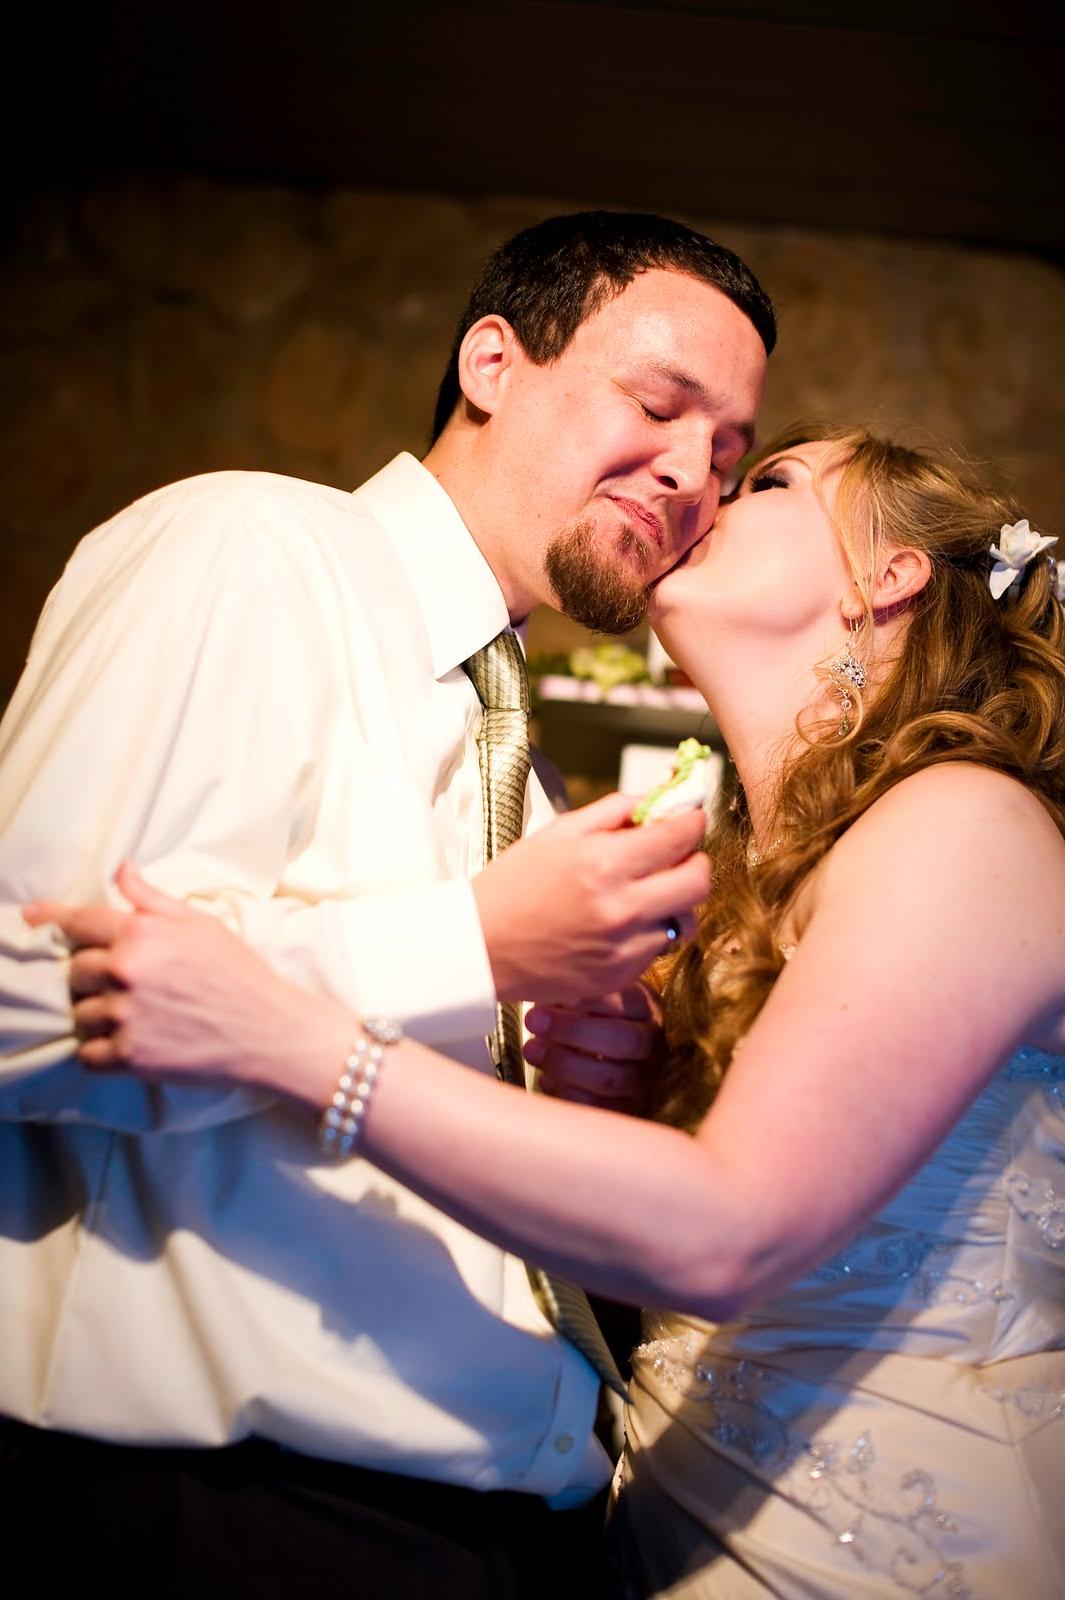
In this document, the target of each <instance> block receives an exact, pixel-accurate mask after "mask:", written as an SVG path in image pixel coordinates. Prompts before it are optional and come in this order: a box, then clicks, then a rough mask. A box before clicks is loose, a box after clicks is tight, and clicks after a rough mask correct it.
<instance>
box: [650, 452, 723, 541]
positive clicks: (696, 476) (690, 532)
mask: <svg viewBox="0 0 1065 1600" xmlns="http://www.w3.org/2000/svg"><path fill="white" fill-rule="evenodd" d="M712 446H713V441H712V440H708V439H706V438H705V437H704V438H701V439H699V440H698V441H696V440H689V441H685V442H681V441H677V442H676V443H675V444H674V445H673V446H672V448H670V449H669V450H667V451H664V452H663V454H662V456H661V457H660V458H659V460H658V462H657V463H656V475H657V477H658V481H659V483H660V484H661V486H662V488H663V490H664V491H666V498H667V500H672V501H674V502H676V503H677V508H678V509H679V510H680V511H681V516H680V517H679V518H676V526H675V528H674V538H675V544H676V548H677V551H678V554H680V555H683V553H684V550H685V549H687V547H688V545H690V544H694V543H695V541H696V539H698V538H699V537H700V535H701V534H704V533H705V532H706V530H707V528H708V527H709V526H710V524H711V522H713V520H714V517H715V516H716V514H717V505H718V501H719V500H720V498H721V480H720V479H719V478H718V476H717V474H716V473H715V472H714V470H713V448H712Z"/></svg>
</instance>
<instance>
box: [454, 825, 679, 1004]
mask: <svg viewBox="0 0 1065 1600" xmlns="http://www.w3.org/2000/svg"><path fill="white" fill-rule="evenodd" d="M631 814H632V800H631V799H630V798H628V797H626V796H624V795H619V794H614V795H607V796H606V798H605V799H603V800H597V801H596V802H595V803H594V804H593V805H590V806H584V807H582V808H581V810H579V811H571V812H569V813H568V815H566V816H563V817H559V818H558V820H557V821H556V822H552V823H551V824H549V826H548V827H546V828H544V829H542V830H541V831H540V832H539V833H535V834H532V835H531V836H530V837H529V838H527V839H520V840H519V841H518V842H517V843H516V844H513V845H511V847H510V848H509V850H504V852H503V854H502V855H500V856H498V857H497V858H496V859H495V860H494V861H492V862H490V863H489V865H488V866H487V867H486V868H485V869H484V871H483V872H481V873H480V874H479V875H478V876H477V877H476V878H475V879H474V880H473V888H474V894H475V895H476V898H477V906H478V910H479V912H480V917H481V926H482V928H483V929H484V936H485V943H486V945H487V947H488V956H489V960H490V962H491V965H492V977H493V979H494V982H495V987H496V993H497V994H498V995H499V998H500V999H501V1000H539V1001H543V1002H548V1003H554V1004H563V1005H577V1004H579V1003H580V1002H581V1001H582V1000H583V999H584V998H585V996H587V995H590V994H611V993H613V992H615V991H617V990H620V989H624V988H626V986H627V985H629V984H631V983H632V982H633V981H634V980H635V979H636V978H638V977H639V975H640V973H641V972H643V971H644V970H645V969H646V968H647V967H648V966H650V964H651V962H652V961H653V960H654V958H655V957H656V956H659V955H661V954H662V952H663V950H665V949H666V948H668V945H669V942H670V941H669V938H668V935H667V927H668V925H669V923H670V920H671V919H675V921H676V923H677V924H678V932H679V936H680V938H681V939H688V938H690V937H691V935H692V933H693V932H694V928H695V919H694V917H693V915H692V908H693V907H694V906H696V905H698V904H699V902H700V901H702V900H704V899H705V898H706V894H707V891H708V889H709V886H710V863H709V861H708V860H707V858H706V856H705V855H704V854H703V853H702V852H701V851H700V849H699V845H700V844H701V842H702V838H703V833H704V831H705V828H706V815H705V813H704V812H703V810H702V809H701V808H700V809H698V810H696V811H691V812H687V813H686V814H685V815H683V816H679V817H670V818H668V819H667V820H665V821H663V822H655V823H652V824H650V825H649V826H647V827H643V828H633V827H630V826H628V824H629V821H630V818H631Z"/></svg>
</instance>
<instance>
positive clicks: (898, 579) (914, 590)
mask: <svg viewBox="0 0 1065 1600" xmlns="http://www.w3.org/2000/svg"><path fill="white" fill-rule="evenodd" d="M931 576H932V563H931V560H930V559H929V557H928V555H927V553H926V552H925V551H924V550H917V549H915V548H914V547H913V546H910V545H907V546H905V547H904V548H902V549H900V550H889V551H888V552H887V553H886V555H885V556H884V558H883V561H882V562H881V566H880V570H879V572H878V573H877V575H876V578H875V580H874V582H873V585H872V589H871V591H870V595H869V598H870V600H871V601H872V606H873V611H874V613H875V614H876V615H877V616H880V615H881V614H882V613H884V612H888V613H890V612H893V611H897V610H898V609H899V608H900V607H902V606H904V605H905V604H906V602H907V601H908V600H912V599H913V597H914V595H916V594H920V592H921V590H922V589H923V588H924V587H925V585H926V584H927V583H928V580H929V579H930V578H931ZM863 609H864V608H863V607H862V604H861V601H860V599H859V597H858V594H857V590H855V593H854V595H853V596H848V598H847V599H846V600H845V601H844V604H843V614H844V616H845V617H848V618H849V617H850V616H851V615H852V614H853V615H854V616H861V615H862V611H863Z"/></svg>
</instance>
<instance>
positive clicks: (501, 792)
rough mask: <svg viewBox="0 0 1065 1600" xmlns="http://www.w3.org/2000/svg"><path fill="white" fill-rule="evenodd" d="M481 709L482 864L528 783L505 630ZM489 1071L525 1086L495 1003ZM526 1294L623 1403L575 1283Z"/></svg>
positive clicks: (501, 838)
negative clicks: (492, 1067) (493, 1069)
mask: <svg viewBox="0 0 1065 1600" xmlns="http://www.w3.org/2000/svg"><path fill="white" fill-rule="evenodd" d="M465 667H466V671H467V672H468V673H469V676H470V678H471V679H472V681H473V686H474V688H475V689H476V690H477V695H478V698H479V699H480V702H481V705H482V707H483V715H482V718H481V730H480V733H479V735H478V741H477V742H478V753H479V755H480V761H481V799H482V802H483V810H484V857H485V860H486V861H491V860H492V858H493V856H497V855H498V854H499V853H500V851H502V850H505V849H506V848H507V846H508V845H511V844H513V843H514V841H515V840H516V839H519V838H520V837H521V830H522V823H523V821H524V819H525V786H526V783H527V781H528V777H529V679H528V675H527V673H526V670H525V655H524V652H523V651H522V648H521V643H520V641H519V639H518V636H517V634H515V633H514V631H513V630H512V629H510V628H508V629H506V630H505V632H503V633H501V634H499V636H498V637H497V638H495V639H493V640H492V642H491V644H487V645H485V646H484V648H483V649H482V650H478V651H476V653H475V654H474V655H472V656H471V657H470V658H469V660H468V661H467V662H466V663H465ZM491 1043H492V1054H493V1056H494V1058H495V1063H496V1071H497V1072H498V1074H499V1076H500V1077H501V1078H502V1079H503V1080H504V1082H506V1083H515V1084H518V1085H520V1086H521V1087H522V1088H524V1087H525V1082H526V1080H525V1062H524V1059H523V1057H522V1027H521V1007H520V1005H518V1004H517V1003H516V1002H515V1001H511V1000H504V1001H500V1003H499V1005H498V1006H497V1008H496V1033H495V1038H494V1039H493V1040H492V1041H491ZM526 1270H527V1271H528V1274H529V1279H530V1282H531V1283H532V1286H533V1290H534V1292H535V1294H536V1297H537V1299H538V1301H539V1303H540V1306H541V1308H542V1310H543V1311H544V1314H545V1315H546V1316H547V1318H548V1320H549V1321H550V1322H551V1323H552V1324H553V1326H554V1327H555V1328H557V1329H558V1331H559V1333H561V1334H562V1335H563V1337H564V1338H566V1339H568V1340H569V1341H570V1343H571V1344H574V1345H576V1347H577V1349H578V1350H579V1351H580V1352H581V1354H582V1355H583V1356H585V1357H586V1358H587V1360H588V1361H590V1362H591V1364H592V1366H593V1367H594V1368H595V1370H596V1372H597V1373H598V1374H599V1376H600V1377H601V1378H602V1380H603V1382H604V1383H606V1384H608V1385H609V1387H610V1388H611V1389H613V1390H615V1391H616V1392H617V1393H618V1394H620V1395H622V1396H624V1394H625V1384H624V1380H623V1379H622V1376H621V1374H620V1372H619V1371H618V1367H617V1363H616V1362H615V1360H614V1357H613V1356H612V1355H611V1353H610V1350H609V1347H608V1345H607V1342H606V1340H605V1339H604V1338H603V1333H602V1329H601V1328H600V1327H599V1324H598V1322H597V1321H596V1320H595V1313H594V1312H593V1311H592V1308H591V1306H590V1305H589V1303H588V1296H587V1295H586V1294H585V1292H584V1290H583V1289H578V1288H577V1286H576V1284H573V1283H569V1282H567V1280H566V1279H564V1278H557V1277H556V1276H555V1275H554V1273H551V1272H545V1271H544V1269H543V1268H542V1267H532V1266H529V1265H528V1263H526Z"/></svg>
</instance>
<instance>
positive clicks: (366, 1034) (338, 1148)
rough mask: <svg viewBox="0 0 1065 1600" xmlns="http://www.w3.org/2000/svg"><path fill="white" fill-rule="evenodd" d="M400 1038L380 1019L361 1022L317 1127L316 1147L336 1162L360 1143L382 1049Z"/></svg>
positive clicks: (395, 1029) (392, 1025)
mask: <svg viewBox="0 0 1065 1600" xmlns="http://www.w3.org/2000/svg"><path fill="white" fill-rule="evenodd" d="M402 1037H403V1030H402V1029H401V1028H398V1027H397V1026H396V1024H395V1023H394V1022H386V1021H385V1019H384V1018H383V1017H368V1018H367V1019H366V1020H365V1021H364V1022H363V1024H362V1037H361V1038H360V1039H359V1041H358V1043H357V1044H356V1046H355V1048H354V1050H353V1051H352V1052H351V1054H350V1056H348V1058H347V1060H346V1061H345V1062H344V1070H343V1072H342V1073H341V1074H340V1081H339V1082H338V1084H337V1086H336V1092H335V1093H334V1095H333V1098H332V1100H331V1101H330V1102H329V1104H328V1106H326V1108H325V1110H324V1111H323V1112H322V1116H321V1119H320V1121H319V1123H318V1144H319V1147H320V1148H321V1149H322V1150H324V1152H325V1154H326V1155H327V1156H332V1157H333V1159H334V1160H335V1161H341V1160H343V1159H344V1157H345V1156H350V1155H351V1154H352V1152H353V1150H354V1149H355V1146H356V1145H357V1144H358V1142H359V1138H360V1136H361V1134H362V1130H363V1127H364V1125H365V1122H366V1113H367V1111H368V1110H369V1109H370V1100H371V1099H372V1097H373V1092H374V1088H375V1086H376V1084H377V1078H378V1075H379V1073H380V1071H381V1063H382V1062H383V1060H384V1058H385V1052H384V1049H383V1046H385V1045H389V1044H395V1043H397V1041H398V1040H400V1039H402Z"/></svg>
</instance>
